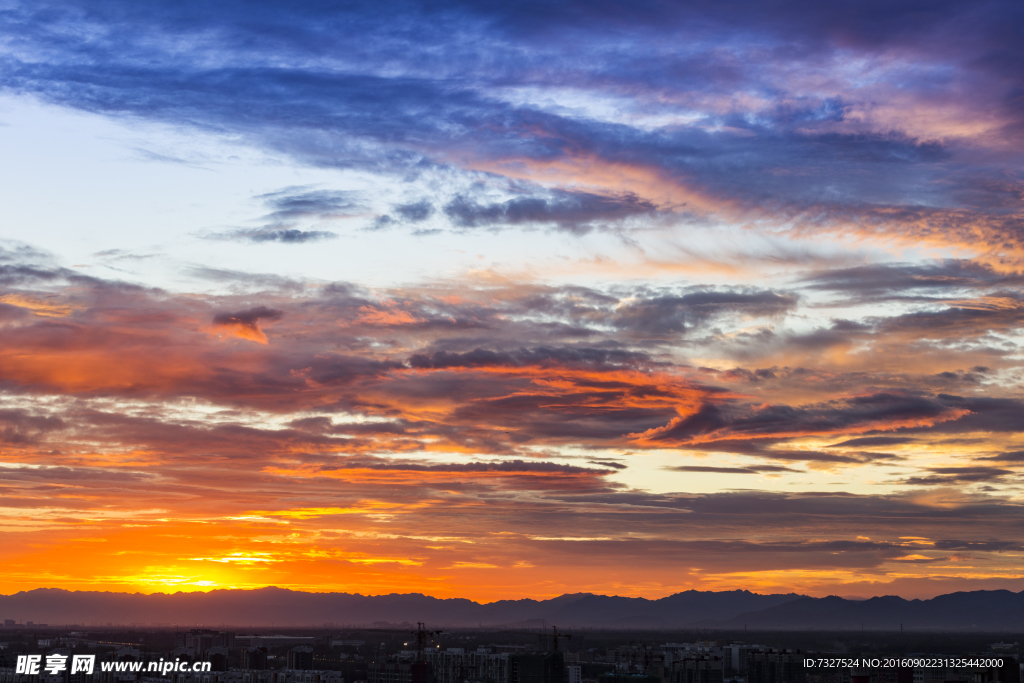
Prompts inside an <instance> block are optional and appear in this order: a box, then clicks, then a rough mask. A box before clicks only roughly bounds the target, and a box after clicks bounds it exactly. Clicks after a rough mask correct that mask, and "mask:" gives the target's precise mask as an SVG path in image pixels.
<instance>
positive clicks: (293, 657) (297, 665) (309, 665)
mask: <svg viewBox="0 0 1024 683" xmlns="http://www.w3.org/2000/svg"><path fill="white" fill-rule="evenodd" d="M288 668H289V669H295V670H299V671H311V670H312V669H313V648H311V647H310V646H309V645H300V646H299V647H293V648H292V649H291V650H288Z"/></svg>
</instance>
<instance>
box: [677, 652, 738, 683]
mask: <svg viewBox="0 0 1024 683" xmlns="http://www.w3.org/2000/svg"><path fill="white" fill-rule="evenodd" d="M666 673H667V674H668V676H667V679H668V680H669V681H670V682H671V683H722V681H723V680H724V678H725V662H724V661H723V659H722V658H721V657H717V656H715V655H698V654H694V655H691V656H689V657H683V658H680V659H677V660H674V661H673V662H672V666H671V668H670V669H669V670H668V671H667V672H666Z"/></svg>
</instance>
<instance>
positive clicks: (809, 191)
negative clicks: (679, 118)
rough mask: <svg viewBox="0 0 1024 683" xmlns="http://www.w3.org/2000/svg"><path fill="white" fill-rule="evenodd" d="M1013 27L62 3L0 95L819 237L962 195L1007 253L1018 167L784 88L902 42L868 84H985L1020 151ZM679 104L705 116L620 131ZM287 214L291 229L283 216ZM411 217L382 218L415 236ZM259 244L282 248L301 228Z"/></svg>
mask: <svg viewBox="0 0 1024 683" xmlns="http://www.w3.org/2000/svg"><path fill="white" fill-rule="evenodd" d="M1022 26H1024V10H1022V9H1021V7H1020V6H1019V4H1018V3H1012V2H1005V1H1003V2H981V3H963V2H951V1H945V2H937V3H935V2H928V3H925V2H920V1H918V0H903V1H901V2H885V3H883V2H875V1H872V2H853V1H846V2H837V3H814V2H809V1H799V2H768V3H757V2H752V1H751V0H742V1H740V0H737V1H735V2H722V3H707V2H670V1H667V0H648V1H645V2H638V3H630V4H629V5H628V6H624V5H622V4H621V3H611V2H597V3H553V2H524V3H514V4H504V5H501V4H499V5H495V4H493V3H479V2H454V1H453V2H438V3H429V4H423V3H412V2H386V3H384V4H380V3H374V4H370V3H361V2H345V3H328V2H310V3H301V4H300V5H296V4H294V3H284V2H269V1H262V2H245V3H242V2H220V3H213V4H210V3H198V2H181V3H170V2H166V3H145V4H144V5H140V4H138V3H129V2H125V1H124V0H105V1H101V2H80V1H75V0H67V1H63V2H62V1H56V0H55V1H51V2H34V3H24V4H15V5H13V6H12V7H10V8H9V9H7V10H5V11H4V12H3V13H2V14H0V32H2V34H3V35H4V37H5V40H6V43H5V44H6V45H7V48H6V49H5V51H4V52H3V55H2V57H0V59H2V63H0V67H2V73H3V75H2V76H0V85H2V87H4V88H5V89H6V90H8V91H13V92H20V93H29V94H33V95H36V96H39V97H42V98H43V99H46V100H48V101H51V102H56V103H59V104H63V105H67V106H71V107H76V108H80V109H85V110H89V111H96V112H101V113H105V114H109V115H130V116H138V117H145V118H150V119H154V120H161V121H169V122H173V123H175V124H183V125H188V126H196V127H199V128H203V129H206V130H209V131H214V132H223V133H228V134H231V135H235V136H241V137H242V138H243V139H246V140H249V141H250V143H251V144H254V145H258V146H261V147H264V148H269V149H273V150H276V151H280V152H284V153H286V154H290V155H292V156H293V157H294V158H296V159H298V160H299V161H301V162H302V163H307V164H313V165H318V166H328V167H339V168H352V167H358V168H364V169H370V170H374V171H385V172H396V173H400V174H401V176H400V177H408V174H409V173H415V172H418V171H422V170H425V169H429V168H432V167H435V166H437V165H445V164H452V165H456V166H458V165H472V163H473V162H474V160H475V161H480V162H488V161H491V162H493V161H505V160H520V161H525V162H538V163H549V162H558V161H560V160H565V159H580V158H586V159H593V160H594V161H596V162H604V163H608V164H612V165H615V166H616V167H629V166H638V165H639V166H644V167H648V168H650V169H652V170H653V171H654V172H656V173H657V174H660V175H661V176H663V177H665V178H666V179H669V180H671V181H674V182H678V183H683V184H686V185H689V186H691V187H694V188H696V189H697V190H699V191H700V192H702V193H704V194H705V195H708V196H710V197H713V198H715V199H717V200H719V201H723V202H729V203H730V204H731V205H732V206H734V207H738V208H740V209H741V210H744V211H768V212H771V213H772V214H774V215H775V216H777V217H778V218H780V219H781V220H788V219H797V218H799V219H800V220H803V221H805V222H820V223H824V224H829V223H830V222H832V221H836V220H845V219H852V220H862V219H864V217H865V216H866V217H867V218H869V219H873V218H876V217H878V216H883V214H884V216H886V217H887V219H892V220H898V219H899V217H900V215H901V214H899V213H897V214H892V211H893V209H901V210H903V212H904V213H903V214H902V215H904V216H907V217H910V215H911V214H912V213H913V212H915V211H920V210H921V209H922V208H924V209H930V210H933V211H936V212H937V213H936V215H934V216H932V217H930V218H929V219H928V220H930V221H932V222H933V223H938V222H940V221H943V220H946V221H948V220H952V219H950V218H949V216H948V215H947V213H948V209H949V208H950V202H951V200H952V201H954V202H956V203H957V205H958V206H960V208H963V209H964V210H966V211H967V214H965V215H963V216H961V217H960V218H959V219H958V220H961V222H962V223H964V224H970V223H978V222H979V220H980V219H984V220H982V221H981V222H983V223H984V222H986V221H988V223H989V224H991V225H990V227H989V229H990V230H992V231H994V232H997V233H998V236H997V237H994V238H993V242H998V240H999V239H1002V238H1004V237H1006V236H1007V235H1009V237H1010V238H1011V239H1012V241H1014V243H1019V241H1020V240H1021V228H1020V225H1019V220H1016V223H1013V222H1012V221H1011V223H1010V224H1003V223H999V221H1000V220H1003V219H1006V218H1007V217H1012V216H1013V215H1015V213H1014V212H1019V210H1020V208H1021V203H1022V200H1021V195H1020V192H1019V187H1018V186H1017V185H1014V184H1013V183H1012V182H1010V181H1008V180H1007V178H1008V177H1012V176H1013V169H1016V168H1019V161H1020V160H1019V154H1016V153H1014V152H1011V153H1010V155H1009V156H1006V155H1004V156H1003V157H1002V158H1001V159H994V158H989V159H985V160H984V163H982V161H983V160H981V159H980V158H978V156H977V154H975V153H974V152H972V151H971V150H969V149H966V148H963V147H962V146H957V145H956V144H952V143H948V142H947V143H940V142H937V141H935V140H930V139H918V138H917V137H914V135H913V134H911V133H906V132H899V131H898V130H895V129H894V130H888V129H877V130H867V129H864V130H861V131H860V132H849V133H841V132H836V131H835V130H832V129H831V128H829V126H831V125H833V124H836V123H840V122H844V121H847V119H849V118H850V116H851V112H852V111H854V110H855V109H856V108H857V106H858V105H862V104H864V103H858V102H854V101H851V100H850V99H849V98H850V97H851V95H849V94H843V93H840V94H835V93H826V92H818V91H816V90H815V89H814V88H805V87H803V86H800V85H799V84H797V83H795V82H793V81H794V79H792V78H791V76H790V74H791V72H792V71H793V69H799V67H800V65H805V66H807V68H817V69H820V68H822V66H821V65H823V64H828V63H829V60H830V59H835V60H839V59H840V58H841V57H842V56H843V55H847V57H849V58H863V59H866V60H869V61H870V60H871V59H873V58H876V57H877V58H879V59H881V58H882V57H883V56H884V55H886V54H888V53H887V52H886V51H902V54H906V55H909V56H910V57H908V59H911V61H913V62H914V63H915V64H917V65H918V66H917V67H915V71H914V72H913V73H906V72H905V71H900V70H897V71H896V72H894V73H892V74H882V75H879V76H877V78H881V79H882V80H883V81H885V82H886V84H887V85H888V87H890V88H891V89H892V91H894V92H902V93H905V94H906V95H907V96H908V97H910V98H911V99H914V98H917V99H919V100H921V101H926V100H927V99H928V98H930V97H934V96H936V95H937V94H942V93H944V92H945V93H947V94H948V93H949V92H952V91H953V90H955V89H956V88H963V87H967V88H971V87H973V88H981V89H985V88H987V89H988V90H985V91H984V92H982V91H980V90H979V91H977V94H978V95H979V97H980V98H981V99H980V100H979V105H978V106H979V107H982V108H985V107H988V104H986V103H992V104H993V106H996V103H1002V104H1001V105H999V106H1001V107H1003V109H1002V115H1003V116H1005V117H1007V120H1008V121H1011V123H1010V124H1007V125H1008V126H1009V128H1007V139H1008V140H1011V141H1013V140H1017V138H1015V137H1014V135H1017V134H1016V133H1014V132H1013V126H1014V125H1020V123H1019V122H1020V121H1022V120H1024V117H1022V115H1021V113H1020V111H1019V110H1018V109H1015V108H1014V104H1013V103H1014V102H1016V101H1017V100H1016V99H1015V98H1018V97H1019V93H1020V92H1024V49H1022V48H1021V45H1020V41H1019V36H1020V35H1021V33H1022V30H1021V29H1022ZM516 88H520V89H521V88H527V89H529V88H541V89H543V88H576V89H580V90H583V91H586V92H589V93H592V94H593V93H596V94H598V95H600V96H607V97H612V98H617V101H618V102H620V103H621V106H622V107H624V108H625V111H626V114H627V115H626V116H624V117H621V118H620V119H618V120H616V121H611V120H605V121H600V120H597V119H596V117H595V116H593V115H591V114H589V113H587V111H586V109H585V108H584V109H580V110H577V109H573V108H571V107H569V108H565V107H563V108H560V109H554V108H551V107H547V106H546V105H544V103H543V100H544V99H545V98H544V97H543V96H540V97H539V98H537V103H531V100H530V98H528V97H527V98H526V99H525V100H523V99H519V100H517V99H516V98H515V97H511V96H510V95H509V92H510V90H509V89H516ZM702 98H706V99H707V100H708V101H718V102H719V103H718V104H706V103H704V100H703V99H702ZM716 98H717V99H716ZM747 101H749V102H760V103H762V104H760V105H757V106H756V107H754V105H744V104H741V102H747ZM680 111H686V112H690V113H693V112H694V111H696V112H697V114H698V115H699V116H698V120H696V121H695V122H689V123H674V124H660V125H659V126H653V127H652V126H651V125H634V124H632V123H630V120H631V117H633V115H642V116H651V115H660V114H673V115H674V114H678V113H679V112H680ZM979 111H981V110H980V109H979ZM1012 121H1016V122H1017V124H1013V123H1012ZM1018 137H1019V136H1018ZM1013 144H1014V145H1016V146H1015V147H1013V148H1012V149H1014V150H1019V145H1017V143H1016V142H1014V143H1013ZM1014 154H1016V156H1014ZM577 199H579V197H577ZM644 201H647V200H645V199H637V200H636V202H635V203H634V205H632V206H629V205H628V204H629V202H625V203H624V202H623V201H621V198H619V199H612V198H607V197H603V198H597V199H594V200H593V203H592V205H591V206H589V207H588V206H583V204H585V202H583V200H582V199H580V200H579V202H578V203H579V204H580V205H579V206H577V207H576V210H577V211H582V212H583V213H584V214H585V216H584V219H583V220H579V219H577V218H574V217H569V218H566V219H563V218H562V213H564V209H565V206H564V205H565V203H566V201H565V198H564V197H562V198H561V199H559V198H551V197H547V198H541V197H531V198H522V199H512V200H508V201H506V202H502V203H497V204H495V203H490V204H488V203H482V202H480V201H479V200H478V199H475V198H474V199H456V200H455V201H452V202H449V203H448V204H447V205H446V208H445V211H446V213H447V214H448V215H449V217H451V218H452V219H453V220H454V221H455V222H456V223H458V224H460V225H465V226H475V225H483V224H493V222H494V221H496V220H501V221H504V222H506V223H511V224H527V223H535V222H539V223H544V222H548V223H553V224H556V225H558V226H560V227H568V229H570V230H574V231H577V232H585V231H586V230H587V229H589V226H591V225H592V224H594V223H595V222H600V221H616V220H622V217H623V216H624V215H626V216H632V215H636V213H638V212H642V210H646V208H647V207H645V206H644V205H643V202H644ZM872 207H882V208H883V209H884V212H882V213H879V212H875V213H872ZM297 210H299V211H301V210H302V209H301V207H299V208H298V209H297ZM425 210H426V209H425V208H423V211H425ZM280 211H282V212H283V215H284V218H285V219H290V215H291V214H290V213H289V212H290V211H292V209H291V208H288V207H286V208H283V209H280ZM403 211H405V213H403ZM423 211H420V210H412V209H408V208H406V209H402V208H401V207H396V209H395V213H396V215H397V216H398V217H399V219H401V220H403V221H405V222H417V221H420V220H423V217H422V216H424V215H425V214H424V213H423ZM291 227H294V226H288V228H289V229H290V228H291ZM378 227H379V226H378ZM957 229H961V228H957ZM286 230H287V229H286ZM261 234H262V233H261ZM265 234H266V235H269V237H268V238H267V239H274V240H279V241H288V239H290V238H289V235H292V234H293V233H291V232H287V231H286V232H274V231H270V232H267V233H265ZM296 234H301V233H296ZM322 236H323V235H321V237H322Z"/></svg>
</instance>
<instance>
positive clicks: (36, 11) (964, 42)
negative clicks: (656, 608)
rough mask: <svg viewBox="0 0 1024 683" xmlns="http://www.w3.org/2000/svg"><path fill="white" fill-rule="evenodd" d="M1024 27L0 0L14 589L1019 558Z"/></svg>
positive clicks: (878, 584)
mask: <svg viewBox="0 0 1024 683" xmlns="http://www.w3.org/2000/svg"><path fill="white" fill-rule="evenodd" d="M1022 34H1024V6H1022V5H1021V4H1020V3H1019V2H1013V1H1012V0H1005V1H1004V0H1000V1H986V0H981V1H972V2H949V1H944V0H937V1H936V0H930V1H928V2H924V1H923V0H895V1H894V0H885V1H884V2H883V1H881V0H853V1H850V0H837V1H835V2H828V3H822V2H811V1H809V0H793V1H786V2H782V1H779V0H758V1H756V2H755V1H753V0H719V1H716V2H705V1H697V0H694V1H690V2H671V1H668V0H631V1H630V2H609V1H606V0H591V1H589V2H568V1H567V2H542V1H540V0H524V1H522V2H514V3H490V2H479V1H472V0H464V1H463V0H437V1H429V2H402V1H400V0H377V1H376V2H373V3H369V2H359V1H357V0H353V1H350V2H320V1H316V0H307V1H305V2H301V3H295V2H281V1H276V0H275V1H270V0H246V1H245V2H240V1H235V0H215V1H210V0H203V1H202V2H200V1H199V0H175V1H174V2H168V1H166V0H153V1H152V2H145V3H139V2H130V1H128V0H88V1H76V0H32V2H27V1H26V2H22V1H19V0H0V149H2V150H3V156H2V161H0V207H2V213H0V216H2V222H0V226H2V227H0V559H2V565H3V569H2V570H0V593H7V594H9V593H14V592H17V591H22V590H30V589H33V588H40V587H52V588H65V589H71V590H103V591H127V592H145V593H151V592H174V591H205V590H211V589H220V588H256V587H263V586H268V585H275V586H280V587H283V588H292V589H295V590H306V591H345V592H358V593H363V594H382V593H391V592H400V593H406V592H416V593H425V594H428V595H433V596H437V597H464V598H470V599H474V600H479V601H492V600H497V599H504V598H527V597H529V598H538V599H540V598H548V597H554V596H557V595H560V594H563V593H577V592H593V593H603V594H615V595H626V596H643V597H648V598H658V597H663V596H665V595H669V594H672V593H676V592H679V591H683V590H688V589H697V590H732V589H746V590H752V591H756V592H762V593H770V592H778V593H790V592H796V593H804V594H807V595H815V596H824V595H832V594H835V595H843V596H871V595H901V596H904V597H907V598H914V597H919V598H927V597H931V596H934V595H938V594H942V593H948V592H952V591H957V590H977V589H996V588H1008V589H1012V590H1016V591H1020V590H1024V391H1022V389H1021V386H1022V379H1024V355H1022V346H1021V344H1022V341H1024V338H1022V327H1024V287H1022V285H1024V42H1022V41H1021V40H1020V36H1021V35H1022Z"/></svg>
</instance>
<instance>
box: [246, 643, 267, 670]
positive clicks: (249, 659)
mask: <svg viewBox="0 0 1024 683" xmlns="http://www.w3.org/2000/svg"><path fill="white" fill-rule="evenodd" d="M242 668H243V669H250V670H253V671H263V670H265V669H266V668H267V648H265V647H250V648H249V649H247V650H244V651H243V652H242Z"/></svg>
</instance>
